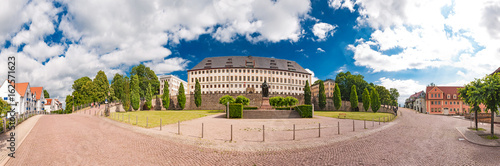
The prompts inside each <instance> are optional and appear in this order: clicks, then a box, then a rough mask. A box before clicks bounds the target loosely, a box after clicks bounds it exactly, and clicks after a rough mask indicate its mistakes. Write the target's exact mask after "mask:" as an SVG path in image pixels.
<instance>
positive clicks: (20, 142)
mask: <svg viewBox="0 0 500 166" xmlns="http://www.w3.org/2000/svg"><path fill="white" fill-rule="evenodd" d="M42 116H43V115H35V116H33V117H31V118H29V119H27V120H26V121H28V120H35V122H34V123H33V125H32V126H30V127H29V130H28V132H27V133H26V135H24V137H23V138H21V141H19V143H17V144H16V150H17V149H19V147H21V145H22V143H23V142H24V139H26V137H28V135H29V134H30V133H31V130H33V127H35V125H36V124H37V123H38V120H39V119H40V117H42ZM22 124H26V122H25V123H22ZM4 134H5V133H4ZM16 135H17V134H16ZM10 158H11V157H8V156H7V157H5V158H3V160H2V161H1V162H0V165H5V164H7V162H8V161H9V160H10Z"/></svg>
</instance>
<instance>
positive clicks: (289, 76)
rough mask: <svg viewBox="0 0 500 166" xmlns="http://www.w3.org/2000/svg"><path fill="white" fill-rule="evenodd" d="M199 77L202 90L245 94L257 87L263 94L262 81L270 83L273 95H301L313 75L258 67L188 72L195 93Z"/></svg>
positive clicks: (190, 90)
mask: <svg viewBox="0 0 500 166" xmlns="http://www.w3.org/2000/svg"><path fill="white" fill-rule="evenodd" d="M196 79H198V81H199V82H200V85H201V93H202V94H207V93H245V92H247V88H253V90H254V91H255V93H261V90H262V89H261V88H262V83H263V82H264V81H266V82H267V83H268V85H269V93H270V94H288V95H298V94H303V93H304V86H305V84H306V81H309V82H311V77H310V74H305V73H299V72H294V71H282V70H273V69H255V68H221V69H200V70H192V71H189V72H188V85H189V87H188V89H189V93H191V94H194V86H195V83H196Z"/></svg>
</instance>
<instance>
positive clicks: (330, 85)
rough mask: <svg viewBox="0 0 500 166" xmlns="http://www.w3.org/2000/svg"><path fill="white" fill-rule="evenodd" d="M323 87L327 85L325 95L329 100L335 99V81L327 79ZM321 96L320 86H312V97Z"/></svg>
mask: <svg viewBox="0 0 500 166" xmlns="http://www.w3.org/2000/svg"><path fill="white" fill-rule="evenodd" d="M323 85H325V95H326V97H327V98H331V97H333V92H334V91H335V81H333V80H331V79H327V80H325V81H323ZM318 95H319V84H315V85H312V86H311V96H314V97H318Z"/></svg>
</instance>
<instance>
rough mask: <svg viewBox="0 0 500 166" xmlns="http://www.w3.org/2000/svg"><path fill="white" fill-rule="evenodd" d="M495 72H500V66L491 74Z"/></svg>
mask: <svg viewBox="0 0 500 166" xmlns="http://www.w3.org/2000/svg"><path fill="white" fill-rule="evenodd" d="M495 73H500V67H499V68H498V69H497V70H495V71H494V72H493V73H491V75H493V74H495Z"/></svg>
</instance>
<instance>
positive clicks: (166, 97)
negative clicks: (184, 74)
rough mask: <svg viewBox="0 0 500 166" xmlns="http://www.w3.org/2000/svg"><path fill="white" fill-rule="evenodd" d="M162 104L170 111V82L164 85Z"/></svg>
mask: <svg viewBox="0 0 500 166" xmlns="http://www.w3.org/2000/svg"><path fill="white" fill-rule="evenodd" d="M161 102H162V104H163V108H165V109H167V110H168V107H169V106H170V90H169V86H168V81H166V80H165V83H164V85H163V95H162V96H161Z"/></svg>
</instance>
